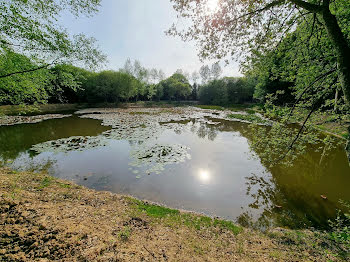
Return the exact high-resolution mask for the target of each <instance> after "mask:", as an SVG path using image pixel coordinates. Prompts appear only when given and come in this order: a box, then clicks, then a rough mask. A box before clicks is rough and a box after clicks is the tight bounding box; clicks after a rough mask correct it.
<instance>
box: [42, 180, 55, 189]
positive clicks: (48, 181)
mask: <svg viewBox="0 0 350 262" xmlns="http://www.w3.org/2000/svg"><path fill="white" fill-rule="evenodd" d="M53 180H54V179H53V178H52V177H44V178H43V179H42V180H41V182H40V185H39V189H43V188H45V187H48V186H49V185H51V183H52V181H53Z"/></svg>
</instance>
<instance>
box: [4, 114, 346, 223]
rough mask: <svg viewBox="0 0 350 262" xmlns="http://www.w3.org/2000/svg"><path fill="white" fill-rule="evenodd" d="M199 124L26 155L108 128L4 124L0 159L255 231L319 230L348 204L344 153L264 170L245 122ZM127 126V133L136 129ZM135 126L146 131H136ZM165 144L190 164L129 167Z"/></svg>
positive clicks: (73, 123) (80, 122)
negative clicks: (138, 154)
mask: <svg viewBox="0 0 350 262" xmlns="http://www.w3.org/2000/svg"><path fill="white" fill-rule="evenodd" d="M134 117H135V118H136V116H134ZM203 119H206V120H210V121H209V122H208V121H203ZM203 119H201V118H194V119H187V120H182V121H178V120H176V121H171V122H170V125H169V122H166V123H161V124H158V123H157V126H155V128H157V127H159V130H158V131H159V132H158V131H157V134H155V133H150V135H149V137H148V138H147V139H139V140H138V139H127V138H124V137H123V138H120V137H115V136H114V137H113V136H111V137H109V138H108V139H106V140H105V141H104V144H103V145H102V144H101V145H100V146H96V147H93V148H87V149H84V150H81V151H79V150H71V151H69V152H50V151H49V150H48V151H45V152H42V153H39V154H38V153H35V152H33V151H30V150H29V149H30V148H31V146H33V145H35V144H40V143H43V142H46V141H50V140H57V139H61V138H69V137H72V136H99V135H100V134H101V133H103V132H105V131H107V130H110V127H108V126H102V125H101V121H99V120H95V119H89V118H80V117H78V116H76V115H74V116H72V117H68V118H63V119H52V120H47V121H44V122H41V123H37V124H22V125H15V126H3V127H0V157H1V158H2V159H3V161H7V163H9V164H10V165H12V166H13V167H17V168H31V167H33V166H40V165H43V164H46V163H47V162H49V163H50V164H51V167H50V169H49V172H50V173H51V174H52V175H54V176H56V177H60V178H63V179H69V180H73V181H75V182H77V183H78V184H81V185H85V186H87V187H90V188H94V189H97V190H108V191H112V192H116V193H122V194H131V195H133V196H136V197H138V198H141V199H147V200H150V201H154V202H159V203H163V204H166V205H168V206H170V207H173V208H182V209H186V210H192V211H197V212H202V213H205V214H207V215H212V216H220V217H223V218H227V219H232V220H235V221H239V222H240V223H242V224H244V225H254V226H257V227H259V228H266V227H267V226H271V225H273V226H287V227H292V228H303V227H310V226H315V227H325V226H326V225H327V220H328V219H330V218H333V217H334V216H335V214H336V210H337V208H340V205H339V203H338V201H339V200H340V199H342V200H350V190H349V185H350V167H349V165H348V163H347V159H346V154H345V151H344V150H343V149H342V148H338V149H335V150H333V151H332V152H331V154H330V155H329V156H328V157H327V158H326V159H324V160H323V161H322V162H321V163H320V158H321V155H320V153H318V152H314V151H313V150H312V149H311V147H310V149H309V150H308V153H307V154H306V155H304V156H302V157H300V158H299V159H298V160H297V161H296V163H295V165H294V166H293V167H285V166H279V165H276V166H275V167H273V168H271V169H267V168H266V167H264V166H263V164H262V163H261V161H260V159H259V158H258V155H257V154H256V153H254V152H251V150H250V147H249V132H250V131H249V129H248V128H247V127H248V124H246V123H242V122H234V121H227V120H222V119H221V120H220V119H210V118H208V117H204V118H203ZM212 122H214V123H212ZM163 126H165V127H166V128H163ZM132 128H133V129H129V131H128V132H134V131H130V130H135V132H136V131H137V130H138V129H137V128H135V127H132ZM138 128H140V131H148V130H147V129H143V128H145V126H142V125H140V127H138ZM152 130H153V129H152ZM149 132H151V130H150V131H149ZM152 132H154V130H153V131H152ZM171 144H177V145H183V146H184V147H186V148H187V150H188V154H189V155H190V156H191V157H190V159H188V158H184V159H183V161H179V162H177V163H170V164H169V163H168V164H166V165H165V166H164V167H163V168H164V170H162V171H160V172H152V171H150V170H149V167H147V166H143V165H134V166H132V165H130V164H131V163H132V162H133V161H134V160H135V159H133V155H132V152H133V151H135V150H140V149H143V148H147V147H150V146H153V145H171ZM254 156H255V157H254ZM321 195H325V196H327V200H325V199H323V198H321Z"/></svg>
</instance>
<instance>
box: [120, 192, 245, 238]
mask: <svg viewBox="0 0 350 262" xmlns="http://www.w3.org/2000/svg"><path fill="white" fill-rule="evenodd" d="M126 199H127V200H128V201H129V203H131V207H132V208H133V209H134V210H136V211H137V212H142V213H145V214H146V215H147V216H149V217H153V218H157V219H159V218H161V219H162V220H163V222H164V223H165V224H166V225H168V226H187V227H189V228H194V229H196V230H202V229H205V228H217V229H220V230H227V231H230V232H232V233H233V234H235V235H237V234H239V233H240V232H242V228H241V227H239V226H236V225H235V224H234V223H233V222H232V221H227V220H220V219H212V218H211V217H207V216H202V215H197V214H192V213H181V212H180V211H179V210H177V209H171V208H167V207H163V206H158V205H152V204H146V203H144V202H142V201H140V200H137V199H133V198H129V197H127V198H126Z"/></svg>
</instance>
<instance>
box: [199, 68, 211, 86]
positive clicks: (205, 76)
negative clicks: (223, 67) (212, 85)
mask: <svg viewBox="0 0 350 262" xmlns="http://www.w3.org/2000/svg"><path fill="white" fill-rule="evenodd" d="M199 74H200V75H201V78H202V84H205V83H207V82H208V80H210V68H209V66H208V65H205V66H204V65H203V66H201V68H200V69H199Z"/></svg>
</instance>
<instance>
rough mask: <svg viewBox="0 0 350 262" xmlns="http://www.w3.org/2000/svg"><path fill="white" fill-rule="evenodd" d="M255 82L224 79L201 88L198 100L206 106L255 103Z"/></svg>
mask: <svg viewBox="0 0 350 262" xmlns="http://www.w3.org/2000/svg"><path fill="white" fill-rule="evenodd" d="M253 93H254V82H253V81H251V80H250V79H247V78H234V77H224V78H222V79H216V80H212V81H210V82H208V83H207V84H205V85H203V86H201V87H200V88H199V91H198V99H199V101H200V102H201V103H203V104H205V105H221V106H227V105H231V104H243V103H249V102H253Z"/></svg>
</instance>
